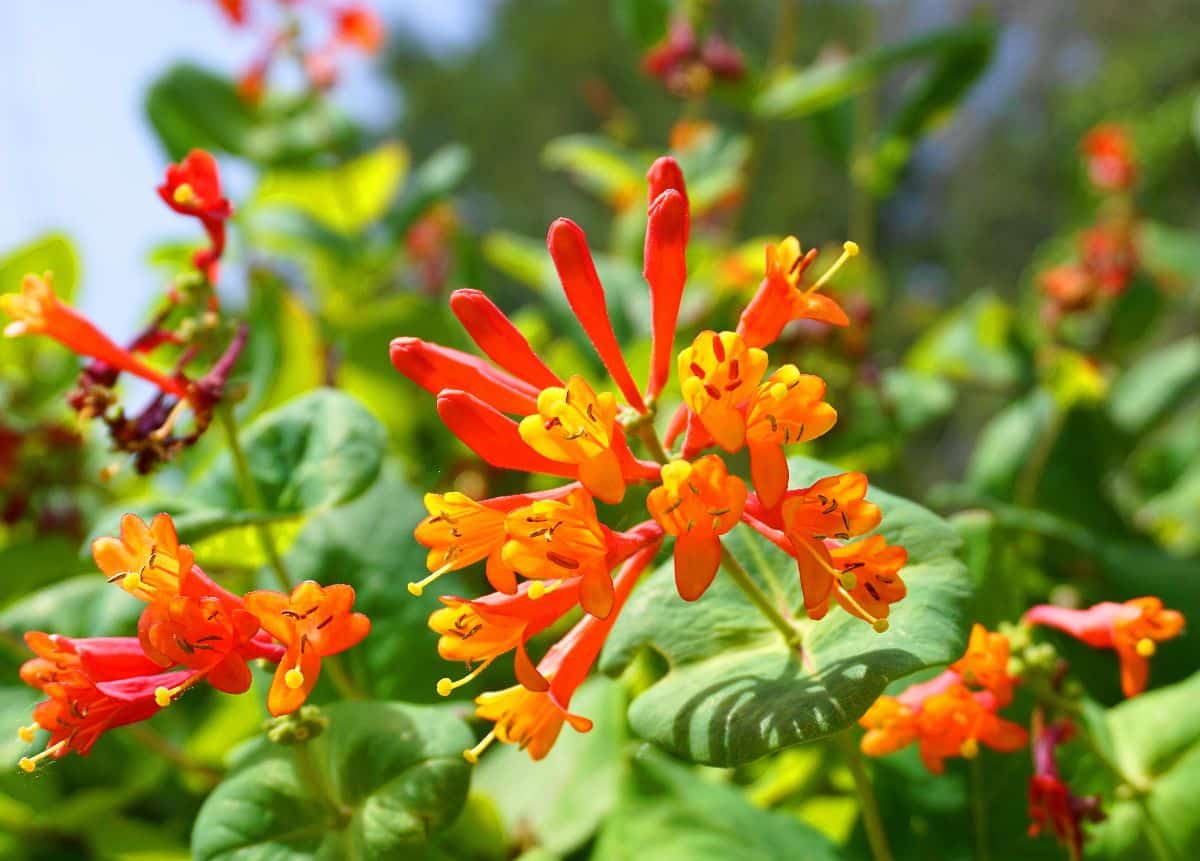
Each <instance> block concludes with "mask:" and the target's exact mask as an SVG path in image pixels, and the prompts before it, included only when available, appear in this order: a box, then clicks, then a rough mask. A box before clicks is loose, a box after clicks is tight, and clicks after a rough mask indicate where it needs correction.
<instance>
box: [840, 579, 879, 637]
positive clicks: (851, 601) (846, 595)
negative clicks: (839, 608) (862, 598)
mask: <svg viewBox="0 0 1200 861" xmlns="http://www.w3.org/2000/svg"><path fill="white" fill-rule="evenodd" d="M844 573H846V572H844V571H842V572H838V579H839V580H840V579H841V575H842V574H844ZM837 589H838V592H840V593H841V596H842V598H844V599H845V600H846V603H847V604H849V605H850V606H851V607H853V608H854V609H855V610H857V611H858V612H859V613H861V614H862V617H863V618H864V619H866V620H867V621H868V622H870V623H871V627H872V628H874V629H875V633H877V634H882V633H883V632H884V631H886V630H887V629H888V627H889V625H888V620H887V619H879V618H876V617H875V616H872V615H871V614H870V613H868V612H867V611H866V610H865V609H864V608H863V605H862V604H860V603H858V602H857V601H855V600H854V596H853V595H851V594H850V593H849V592H847V591H846V590H845V589H844V588H842V585H841V583H839V584H838V587H837Z"/></svg>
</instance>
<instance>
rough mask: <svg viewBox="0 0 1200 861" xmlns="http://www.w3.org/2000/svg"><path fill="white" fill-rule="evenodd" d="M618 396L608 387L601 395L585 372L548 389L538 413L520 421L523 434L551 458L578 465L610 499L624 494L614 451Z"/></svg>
mask: <svg viewBox="0 0 1200 861" xmlns="http://www.w3.org/2000/svg"><path fill="white" fill-rule="evenodd" d="M616 420H617V401H616V398H614V397H613V396H612V395H611V394H609V393H608V392H603V393H601V394H599V395H597V394H596V393H595V392H594V391H592V387H591V386H589V385H588V384H587V381H586V380H584V379H583V377H580V376H574V377H571V379H569V380H567V384H566V386H565V387H558V386H553V387H551V388H548V389H543V390H542V392H541V394H540V395H538V399H537V415H531V416H526V417H525V418H524V419H523V420H522V421H521V424H520V426H519V427H520V432H521V439H523V440H525V442H527V443H528V444H529V446H530V447H531V448H533V450H534V451H536V452H537V453H538V454H541V455H544V456H545V457H548V458H550V459H551V460H555V461H560V462H565V463H574V464H577V465H578V466H579V481H580V483H581V484H583V486H584V487H585V488H587V489H588V490H589V491H590V492H591V493H593V494H594V495H595V496H596V497H598V498H599V499H601V500H603V501H604V502H608V503H617V502H620V501H621V499H622V498H624V496H625V479H624V477H623V476H622V474H621V463H620V461H619V460H618V458H617V454H616V452H615V451H614V450H613V442H614V439H615V436H616V434H617V433H618V431H617V430H616Z"/></svg>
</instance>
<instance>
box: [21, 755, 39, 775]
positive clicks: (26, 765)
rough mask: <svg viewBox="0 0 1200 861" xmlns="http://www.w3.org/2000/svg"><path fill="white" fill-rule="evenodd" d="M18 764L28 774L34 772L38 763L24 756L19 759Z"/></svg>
mask: <svg viewBox="0 0 1200 861" xmlns="http://www.w3.org/2000/svg"><path fill="white" fill-rule="evenodd" d="M17 765H19V766H20V767H21V771H23V772H25V773H26V774H33V772H34V769H36V768H37V763H36V762H34V761H33V760H32V759H30V758H29V757H27V756H23V757H21V758H20V759H19V760H17Z"/></svg>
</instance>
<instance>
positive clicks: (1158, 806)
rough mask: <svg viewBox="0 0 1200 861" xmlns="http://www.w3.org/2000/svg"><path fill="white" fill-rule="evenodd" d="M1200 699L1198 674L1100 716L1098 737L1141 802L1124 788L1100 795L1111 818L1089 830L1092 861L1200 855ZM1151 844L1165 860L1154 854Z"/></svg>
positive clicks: (1122, 704) (1145, 694)
mask: <svg viewBox="0 0 1200 861" xmlns="http://www.w3.org/2000/svg"><path fill="white" fill-rule="evenodd" d="M1197 697H1200V673H1197V674H1195V675H1193V676H1192V677H1191V678H1189V679H1188V680H1187V681H1184V682H1180V683H1179V684H1176V685H1172V686H1170V687H1167V688H1162V689H1160V690H1156V691H1150V692H1148V693H1144V694H1142V695H1140V696H1138V697H1135V698H1134V699H1131V700H1126V701H1125V702H1123V703H1121V704H1120V705H1118V706H1116V707H1115V708H1112V709H1110V710H1109V711H1108V712H1107V714H1106V715H1105V716H1104V718H1103V725H1102V730H1103V733H1102V736H1101V737H1104V736H1107V739H1108V742H1109V744H1110V745H1111V746H1112V757H1113V759H1114V761H1115V762H1116V764H1117V766H1118V767H1119V768H1120V769H1121V771H1122V772H1123V773H1124V775H1125V776H1126V777H1128V778H1130V779H1131V780H1132V781H1133V783H1134V785H1135V788H1134V793H1137V792H1138V790H1140V791H1141V792H1142V793H1144V795H1143V797H1141V798H1136V797H1134V798H1131V797H1130V795H1131V793H1130V792H1129V787H1126V789H1125V790H1124V791H1121V792H1116V793H1113V792H1106V793H1105V800H1106V802H1109V804H1108V805H1106V807H1107V811H1106V812H1107V813H1108V819H1107V820H1106V821H1104V822H1102V823H1099V824H1098V825H1096V826H1094V827H1093V829H1092V831H1091V835H1092V839H1091V841H1090V843H1089V849H1091V850H1092V852H1095V853H1096V856H1097V857H1104V858H1113V859H1119V858H1166V857H1171V858H1195V857H1197V856H1200V807H1197V805H1196V798H1197V796H1198V795H1200V710H1198V709H1197V708H1196V699H1197ZM1110 783H1111V781H1110ZM1114 796H1115V797H1114ZM1109 805H1110V806H1109ZM1155 843H1158V844H1159V846H1160V847H1161V848H1162V849H1164V850H1165V851H1166V852H1167V853H1169V855H1167V854H1163V852H1155V851H1154V849H1153V848H1152V847H1153V846H1154V844H1155ZM1089 854H1090V853H1089Z"/></svg>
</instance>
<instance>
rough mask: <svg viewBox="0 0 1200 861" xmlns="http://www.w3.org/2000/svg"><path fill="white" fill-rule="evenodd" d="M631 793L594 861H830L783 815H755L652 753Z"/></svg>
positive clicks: (731, 790) (822, 840)
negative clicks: (672, 860)
mask: <svg viewBox="0 0 1200 861" xmlns="http://www.w3.org/2000/svg"><path fill="white" fill-rule="evenodd" d="M634 768H635V771H636V777H637V786H636V787H635V788H634V790H633V792H631V793H630V794H629V796H628V797H627V798H626V799H625V801H624V802H623V803H622V805H621V806H620V807H619V808H618V809H617V811H616V812H615V813H614V814H613V815H612V816H610V817H609V818H608V820H607V822H606V823H605V827H604V830H603V831H601V833H600V839H599V840H598V841H597V843H596V851H595V853H594V854H593V855H592V861H634V859H639V858H645V857H646V853H647V851H650V852H651V854H653V855H654V857H657V858H680V859H683V858H686V859H688V861H706V859H713V861H717V859H720V861H729V859H737V861H775V859H780V858H796V859H804V861H836V859H839V858H841V857H842V855H841V853H840V852H839V851H838V849H837V847H835V846H834V845H833V844H832V843H831V842H830V841H829V840H828V839H827V838H826V837H824V836H822V835H821V834H820V833H819V832H817V831H816V830H814V829H813V828H811V827H809V826H807V825H805V824H804V823H802V822H800V821H799V820H798V819H796V818H795V817H792V816H788V815H786V814H782V813H777V812H774V811H770V810H760V809H759V808H757V807H753V806H751V805H750V803H749V802H748V801H747V800H746V797H745V796H744V795H743V794H742V793H741V792H740V791H738V789H737V788H736V787H733V786H728V785H724V784H720V783H716V782H713V781H711V780H705V779H703V778H701V777H699V776H698V775H697V774H696V773H695V772H693V771H692V770H690V769H687V768H684V767H682V766H680V765H678V764H676V763H674V762H672V761H671V760H670V759H668V758H667V757H665V756H663V755H662V754H661V753H658V752H657V751H654V750H651V749H649V748H646V749H643V750H642V751H641V752H640V753H639V754H638V756H637V758H636V759H635V760H634Z"/></svg>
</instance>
